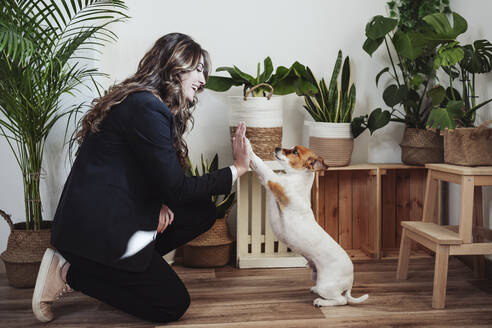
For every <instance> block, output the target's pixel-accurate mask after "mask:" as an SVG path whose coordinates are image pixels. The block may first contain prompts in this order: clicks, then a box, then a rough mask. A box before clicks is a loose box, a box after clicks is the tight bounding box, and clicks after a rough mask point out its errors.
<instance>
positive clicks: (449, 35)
mask: <svg viewBox="0 0 492 328" xmlns="http://www.w3.org/2000/svg"><path fill="white" fill-rule="evenodd" d="M423 20H424V21H425V22H426V23H427V24H429V25H430V26H431V27H432V28H433V30H434V32H435V35H428V37H429V38H431V39H435V40H455V39H456V37H457V36H458V35H460V34H462V33H465V32H466V30H467V28H468V24H467V23H466V20H465V19H464V18H463V17H461V16H460V15H459V14H457V13H455V12H453V23H454V25H453V27H451V23H450V22H449V20H448V17H447V16H446V15H445V14H443V13H435V14H431V15H428V16H425V17H424V18H423Z"/></svg>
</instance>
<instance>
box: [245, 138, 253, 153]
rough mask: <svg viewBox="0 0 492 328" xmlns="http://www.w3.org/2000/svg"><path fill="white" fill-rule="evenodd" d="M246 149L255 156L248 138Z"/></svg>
mask: <svg viewBox="0 0 492 328" xmlns="http://www.w3.org/2000/svg"><path fill="white" fill-rule="evenodd" d="M246 148H247V149H248V153H249V154H250V155H251V154H254V152H253V147H251V142H250V141H249V139H248V138H246Z"/></svg>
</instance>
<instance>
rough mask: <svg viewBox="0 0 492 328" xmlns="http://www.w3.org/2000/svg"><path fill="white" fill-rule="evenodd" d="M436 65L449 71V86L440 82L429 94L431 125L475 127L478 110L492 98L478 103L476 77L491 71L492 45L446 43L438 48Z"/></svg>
mask: <svg viewBox="0 0 492 328" xmlns="http://www.w3.org/2000/svg"><path fill="white" fill-rule="evenodd" d="M441 24H446V23H445V22H444V23H441ZM441 24H440V25H441ZM433 26H434V25H433ZM434 67H435V68H436V69H439V68H441V69H442V70H443V71H444V72H445V73H446V75H447V76H448V81H449V86H446V85H445V84H444V83H440V84H439V85H436V86H435V87H434V88H433V89H431V90H429V92H428V93H427V94H428V96H429V97H431V98H432V105H433V106H434V108H433V109H432V111H431V112H430V115H429V118H428V120H427V126H428V127H430V128H437V129H441V130H445V129H447V130H454V129H455V128H456V127H474V124H475V117H476V111H477V110H478V109H480V108H482V107H484V106H485V105H487V104H488V103H489V102H491V101H492V98H490V99H488V100H485V101H483V102H481V103H477V99H478V96H477V95H476V80H475V77H476V74H486V73H489V72H490V71H491V68H492V44H491V43H490V42H489V41H487V40H477V41H474V42H473V44H467V45H460V44H459V42H457V41H455V42H451V43H449V44H446V45H443V46H442V47H441V48H440V49H439V50H438V55H437V56H436V59H435V61H434ZM455 80H457V81H456V82H455ZM444 82H445V81H444ZM443 84H444V85H443ZM456 85H458V86H461V92H460V91H459V90H457V89H455V87H454V86H456Z"/></svg>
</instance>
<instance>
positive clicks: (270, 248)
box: [265, 192, 275, 254]
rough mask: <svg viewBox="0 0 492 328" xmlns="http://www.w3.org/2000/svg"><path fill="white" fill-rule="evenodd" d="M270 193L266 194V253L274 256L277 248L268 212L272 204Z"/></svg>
mask: <svg viewBox="0 0 492 328" xmlns="http://www.w3.org/2000/svg"><path fill="white" fill-rule="evenodd" d="M270 197H271V196H270V193H268V192H265V204H266V211H265V253H266V254H273V252H274V246H275V236H274V235H273V232H272V227H271V226H270V213H269V211H268V206H269V204H270Z"/></svg>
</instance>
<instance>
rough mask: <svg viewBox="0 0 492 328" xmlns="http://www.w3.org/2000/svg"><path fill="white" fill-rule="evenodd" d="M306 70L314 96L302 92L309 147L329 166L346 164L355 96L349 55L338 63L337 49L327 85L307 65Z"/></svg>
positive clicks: (339, 57)
mask: <svg viewBox="0 0 492 328" xmlns="http://www.w3.org/2000/svg"><path fill="white" fill-rule="evenodd" d="M340 69H341V71H342V75H341V81H340V82H339V81H338V77H339V75H340ZM307 72H308V74H309V77H310V82H311V83H313V84H314V85H315V86H316V91H317V92H316V94H315V95H314V96H310V95H305V96H304V108H305V109H306V111H307V112H308V113H309V114H310V116H311V117H312V118H313V120H314V122H304V126H306V127H307V128H308V131H309V132H308V135H309V148H311V149H312V150H313V151H314V152H315V153H316V154H318V155H320V156H321V157H323V160H324V162H325V163H326V164H327V165H329V166H346V165H348V164H350V160H351V158H352V150H353V148H354V138H353V134H352V130H351V122H352V113H353V112H354V108H355V97H356V90H355V85H354V84H353V83H351V81H350V61H349V57H348V56H347V57H345V60H344V61H343V66H342V51H341V50H339V51H338V56H337V60H336V62H335V67H334V68H333V73H332V75H331V79H330V84H329V87H327V86H326V83H325V79H321V81H318V79H316V77H315V76H314V74H313V72H312V71H311V69H310V68H309V67H308V68H307Z"/></svg>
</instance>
